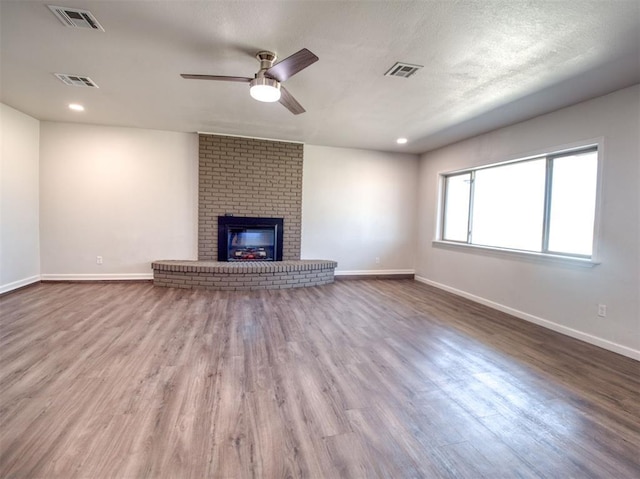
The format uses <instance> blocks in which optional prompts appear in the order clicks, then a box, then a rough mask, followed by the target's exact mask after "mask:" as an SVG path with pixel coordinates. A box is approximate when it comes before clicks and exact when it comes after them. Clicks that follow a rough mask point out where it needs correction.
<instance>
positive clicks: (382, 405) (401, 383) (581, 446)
mask: <svg viewBox="0 0 640 479" xmlns="http://www.w3.org/2000/svg"><path fill="white" fill-rule="evenodd" d="M0 315H1V323H0V477H2V478H7V479H8V478H46V479H53V478H64V479H71V478H91V479H102V478H136V479H137V478H197V479H203V478H297V477H305V478H472V479H476V478H482V477H487V478H515V477H519V478H592V477H593V478H595V477H597V478H638V477H640V454H639V451H640V363H638V362H636V361H633V360H631V359H629V358H625V357H622V356H619V355H616V354H614V353H611V352H607V351H605V350H602V349H599V348H597V347H594V346H591V345H588V344H585V343H582V342H580V341H577V340H574V339H571V338H568V337H566V336H562V335H559V334H557V333H554V332H552V331H548V330H545V329H543V328H540V327H538V326H535V325H532V324H529V323H526V322H523V321H521V320H518V319H515V318H513V317H510V316H508V315H506V314H503V313H500V312H496V311H493V310H490V309H488V308H485V307H482V306H479V305H477V304H474V303H471V302H469V301H466V300H464V299H461V298H457V297H455V296H452V295H450V294H447V293H444V292H442V291H439V290H437V289H434V288H431V287H429V286H426V285H423V284H420V283H417V282H414V281H411V280H393V281H384V280H367V281H339V282H336V283H334V284H332V285H328V286H322V287H316V288H300V289H296V290H284V291H258V292H246V293H239V292H208V291H185V290H178V289H166V288H154V287H153V286H152V285H151V284H147V283H133V284H126V283H114V284H104V283H94V284H69V283H58V284H46V283H45V284H40V285H36V286H33V287H29V288H25V289H23V290H20V291H16V292H14V293H11V294H8V295H5V296H3V297H1V298H0Z"/></svg>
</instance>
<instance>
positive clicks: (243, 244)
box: [227, 227, 276, 261]
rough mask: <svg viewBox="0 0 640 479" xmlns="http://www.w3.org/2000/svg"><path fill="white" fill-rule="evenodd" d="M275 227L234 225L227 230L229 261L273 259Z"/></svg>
mask: <svg viewBox="0 0 640 479" xmlns="http://www.w3.org/2000/svg"><path fill="white" fill-rule="evenodd" d="M275 233H276V232H275V231H274V229H258V228H242V227H232V228H229V229H228V232H227V235H228V237H227V248H228V253H227V256H228V261H246V260H251V259H257V260H262V261H273V250H274V249H275V248H274V247H275V236H276V235H275Z"/></svg>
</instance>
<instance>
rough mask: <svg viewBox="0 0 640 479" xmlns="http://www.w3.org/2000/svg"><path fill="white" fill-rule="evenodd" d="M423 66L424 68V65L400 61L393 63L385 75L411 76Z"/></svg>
mask: <svg viewBox="0 0 640 479" xmlns="http://www.w3.org/2000/svg"><path fill="white" fill-rule="evenodd" d="M421 68H423V67H422V65H411V64H410V63H400V62H398V63H396V64H395V65H393V66H392V67H391V68H390V69H389V70H388V71H387V73H385V74H384V75H385V76H388V77H402V78H409V77H410V76H411V75H413V74H414V73H415V72H417V71H418V70H420V69H421Z"/></svg>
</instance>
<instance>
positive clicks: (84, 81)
mask: <svg viewBox="0 0 640 479" xmlns="http://www.w3.org/2000/svg"><path fill="white" fill-rule="evenodd" d="M54 75H55V76H56V77H57V78H58V80H60V81H61V82H62V83H64V84H65V85H69V86H84V87H89V88H98V85H96V84H95V82H94V81H93V80H92V79H91V78H89V77H82V76H80V75H67V74H66V73H54Z"/></svg>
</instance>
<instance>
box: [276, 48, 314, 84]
mask: <svg viewBox="0 0 640 479" xmlns="http://www.w3.org/2000/svg"><path fill="white" fill-rule="evenodd" d="M317 61H318V57H317V56H315V55H314V54H313V53H311V52H310V51H309V50H307V49H306V48H303V49H302V50H300V51H299V52H297V53H294V54H293V55H291V56H290V57H287V58H285V59H284V60H282V61H281V62H279V63H276V64H275V65H273V66H272V67H271V68H269V69H268V70H267V71H265V72H264V74H265V75H266V76H268V77H271V78H275V79H276V80H278V81H279V82H283V81H285V80H286V79H287V78H290V77H292V76H293V75H295V74H296V73H298V72H299V71H300V70H303V69H305V68H307V67H308V66H309V65H311V64H313V63H315V62H317Z"/></svg>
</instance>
